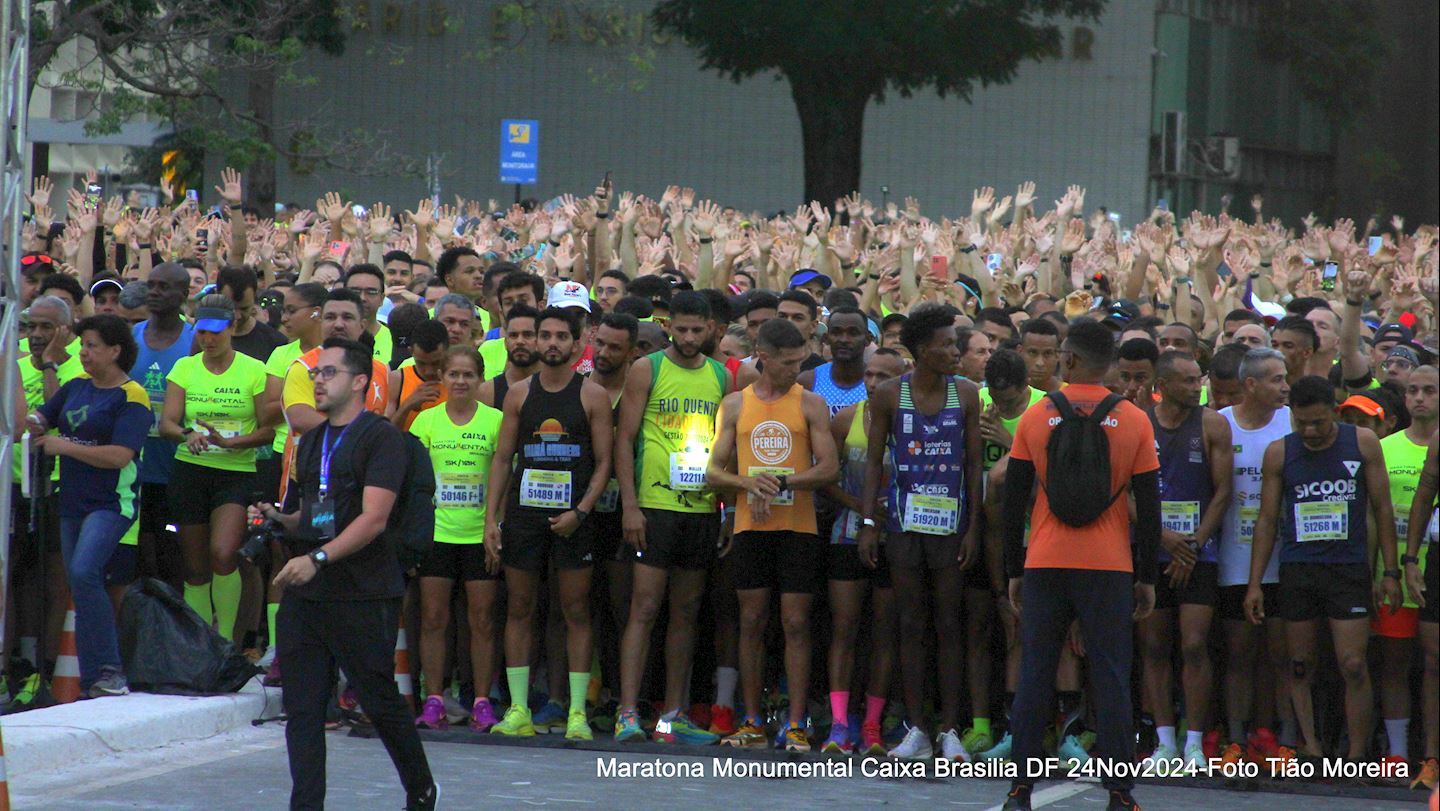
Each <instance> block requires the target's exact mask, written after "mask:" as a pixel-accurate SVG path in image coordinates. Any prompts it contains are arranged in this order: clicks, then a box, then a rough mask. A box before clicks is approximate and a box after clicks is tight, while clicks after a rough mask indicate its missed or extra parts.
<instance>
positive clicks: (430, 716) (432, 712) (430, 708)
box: [415, 696, 450, 729]
mask: <svg viewBox="0 0 1440 811" xmlns="http://www.w3.org/2000/svg"><path fill="white" fill-rule="evenodd" d="M415 726H416V727H419V728H420V729H449V728H450V719H448V718H446V717H445V700H444V699H442V698H440V696H430V697H429V698H427V699H425V706H424V707H422V708H421V710H420V717H419V718H416V719H415Z"/></svg>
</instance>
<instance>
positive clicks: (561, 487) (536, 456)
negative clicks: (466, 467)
mask: <svg viewBox="0 0 1440 811" xmlns="http://www.w3.org/2000/svg"><path fill="white" fill-rule="evenodd" d="M584 385H585V378H584V377H582V376H580V375H578V374H577V375H574V376H573V377H571V378H570V383H569V384H567V385H566V386H565V388H563V389H561V390H560V391H557V392H549V391H546V390H545V387H544V386H542V385H540V378H539V377H538V376H536V377H533V378H531V379H530V390H529V391H528V392H527V393H526V396H525V402H524V403H523V404H522V405H521V406H520V424H519V437H518V438H517V442H518V450H519V454H518V456H517V458H516V460H515V474H514V475H513V476H511V478H510V509H512V510H514V509H521V510H540V511H544V512H561V511H564V510H568V509H571V508H573V507H574V506H575V505H576V504H579V503H580V499H581V497H583V496H584V495H585V489H586V488H587V487H589V486H590V476H591V475H592V474H593V473H594V472H595V452H594V449H593V448H592V446H591V436H590V420H589V418H588V417H586V416H585V406H584V404H583V403H582V402H581V400H580V390H581V388H582V387H583V386H584ZM496 388H497V389H498V388H499V386H498V385H497V386H496Z"/></svg>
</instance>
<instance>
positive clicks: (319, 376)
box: [310, 366, 355, 380]
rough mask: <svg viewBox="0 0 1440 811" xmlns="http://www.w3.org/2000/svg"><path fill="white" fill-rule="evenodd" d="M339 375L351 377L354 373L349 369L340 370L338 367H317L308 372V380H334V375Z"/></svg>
mask: <svg viewBox="0 0 1440 811" xmlns="http://www.w3.org/2000/svg"><path fill="white" fill-rule="evenodd" d="M340 374H345V375H351V374H355V373H354V372H352V371H350V370H349V369H341V368H340V367H339V366H317V367H315V368H314V369H311V370H310V379H311V380H334V379H335V375H340Z"/></svg>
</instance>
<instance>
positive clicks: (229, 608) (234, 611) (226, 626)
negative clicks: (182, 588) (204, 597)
mask: <svg viewBox="0 0 1440 811" xmlns="http://www.w3.org/2000/svg"><path fill="white" fill-rule="evenodd" d="M244 587H245V584H244V581H243V580H241V579H240V570H239V569H236V570H235V571H233V572H231V573H230V574H217V575H212V576H211V578H210V594H211V596H212V597H213V598H214V600H215V617H216V619H217V620H219V624H220V635H221V636H223V637H225V638H226V639H229V640H231V641H234V639H235V618H236V617H237V616H238V615H239V614H240V590H241V589H243V588H244Z"/></svg>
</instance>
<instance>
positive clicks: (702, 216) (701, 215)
mask: <svg viewBox="0 0 1440 811" xmlns="http://www.w3.org/2000/svg"><path fill="white" fill-rule="evenodd" d="M691 222H692V223H693V224H694V226H695V233H696V234H697V235H699V236H700V238H701V239H709V238H710V237H711V236H712V235H713V234H714V233H715V226H716V225H718V224H719V222H720V206H718V205H716V204H715V203H714V202H712V201H710V200H701V201H700V205H699V206H697V207H696V209H695V214H694V216H693V217H692V218H691Z"/></svg>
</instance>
